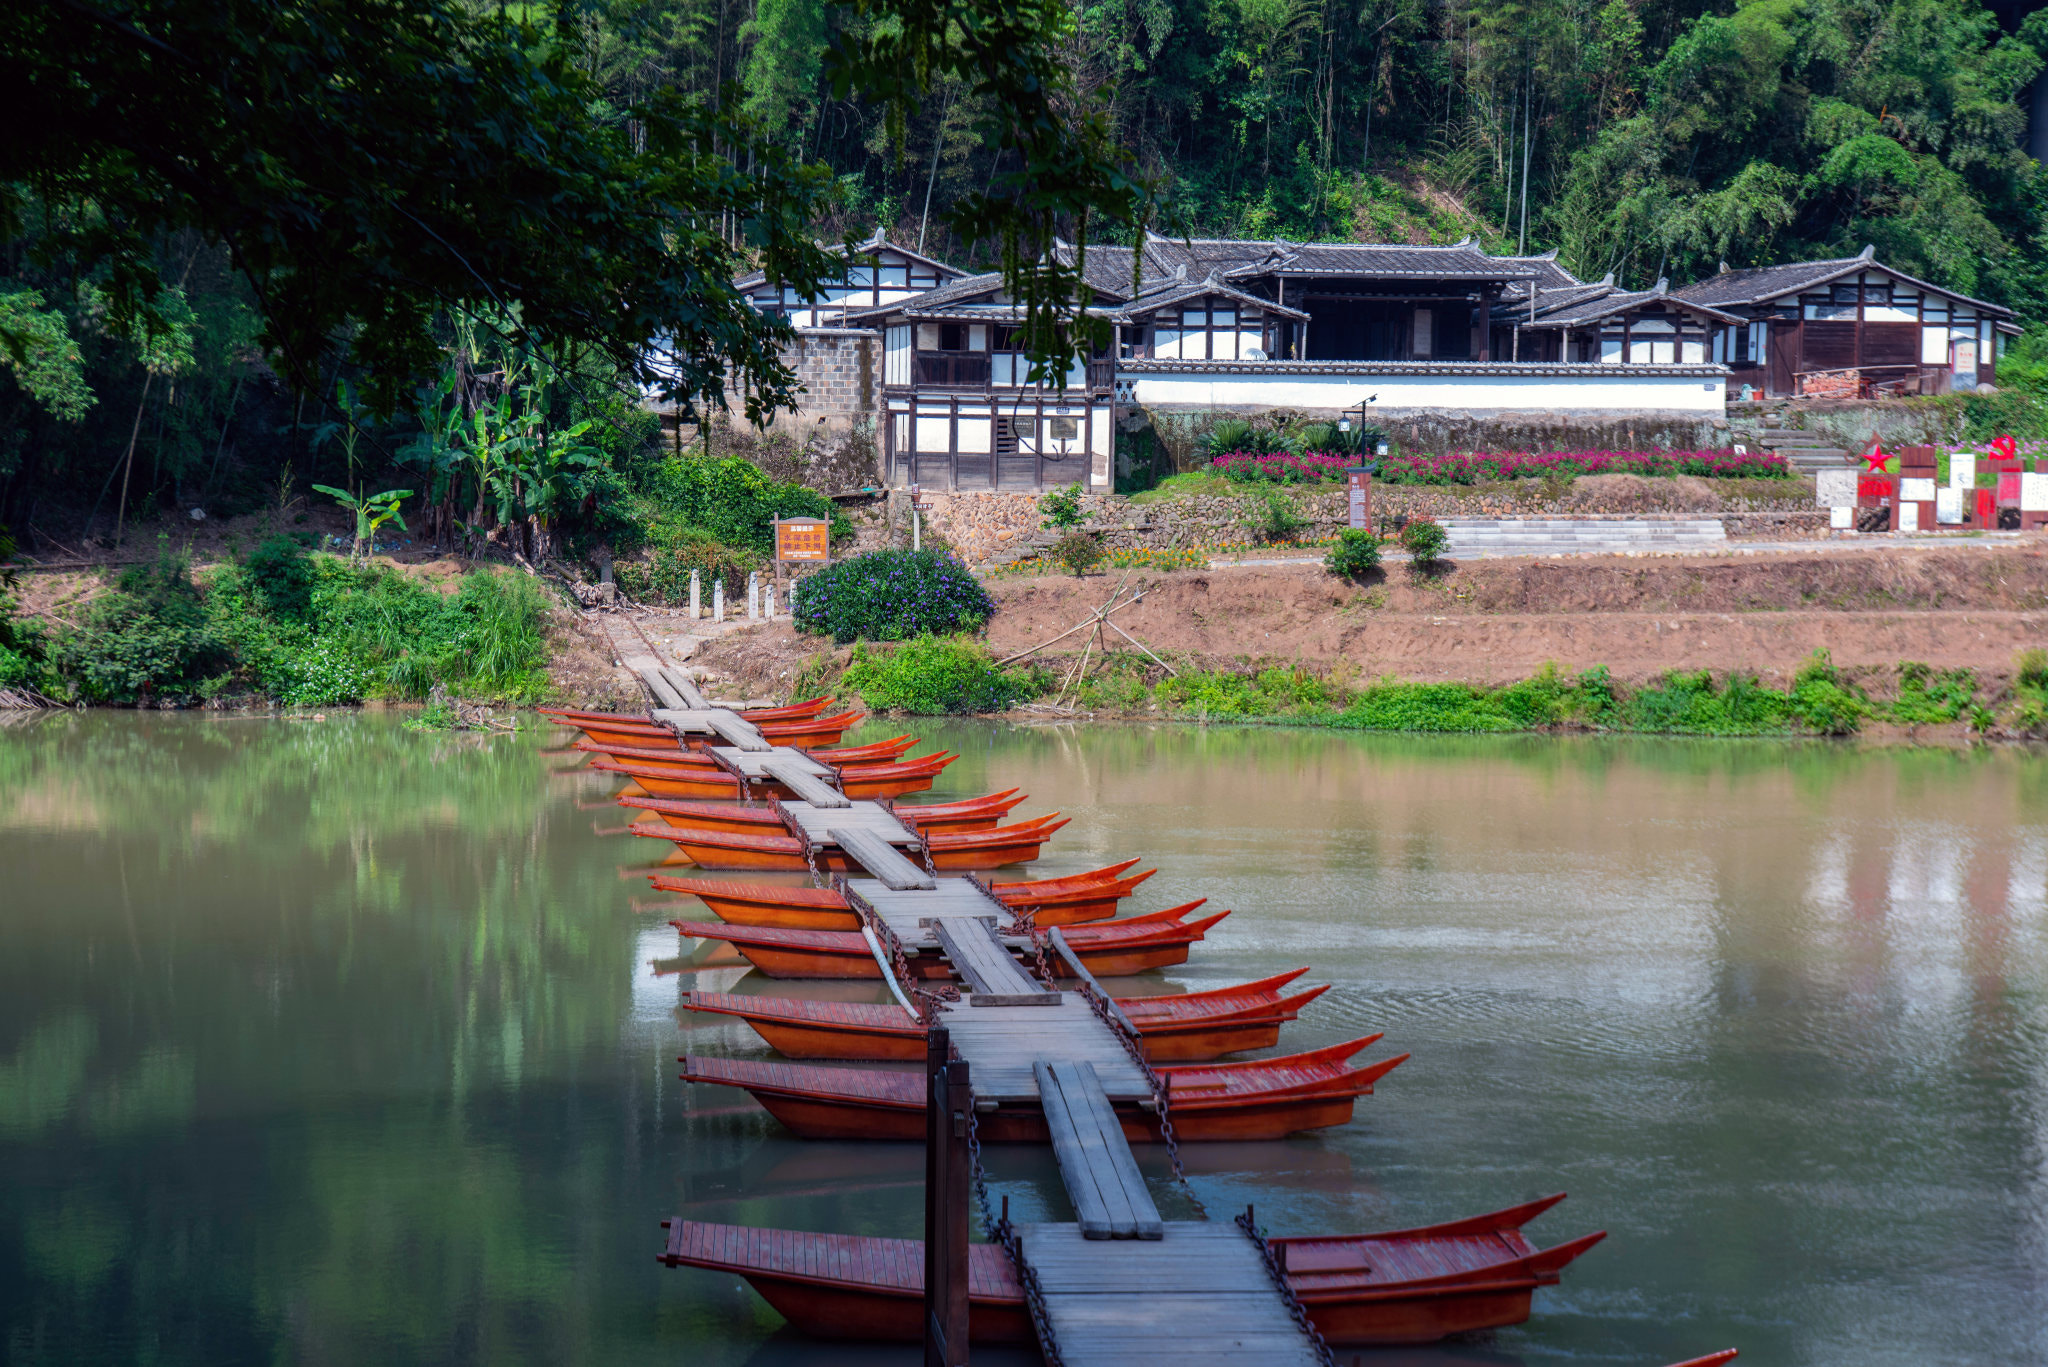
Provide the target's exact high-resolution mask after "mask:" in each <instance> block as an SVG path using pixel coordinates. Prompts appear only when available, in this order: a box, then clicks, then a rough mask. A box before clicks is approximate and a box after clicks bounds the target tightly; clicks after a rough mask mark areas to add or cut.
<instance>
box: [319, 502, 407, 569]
mask: <svg viewBox="0 0 2048 1367" xmlns="http://www.w3.org/2000/svg"><path fill="white" fill-rule="evenodd" d="M313 492H314V493H318V494H325V495H327V496H328V497H329V498H331V499H333V500H334V501H335V502H336V503H339V504H340V505H341V506H342V507H343V508H346V509H347V510H348V511H349V512H351V513H353V514H355V519H356V540H355V545H354V546H353V547H352V548H351V549H350V551H349V556H350V558H351V559H358V560H359V559H361V558H362V557H363V556H364V555H366V554H368V553H369V551H370V550H371V548H372V547H374V546H375V545H376V544H377V532H378V529H379V528H381V527H383V525H384V524H385V523H387V522H396V523H397V524H398V527H399V530H400V531H404V530H405V519H404V518H403V517H402V516H400V515H399V511H398V506H399V505H400V504H401V503H403V502H405V500H407V499H409V498H411V497H412V490H410V489H386V490H384V491H383V492H382V493H378V494H364V495H363V496H362V497H360V498H358V497H357V496H356V495H354V494H352V493H350V492H349V491H348V490H346V489H337V488H335V487H334V486H333V485H331V484H316V485H314V486H313Z"/></svg>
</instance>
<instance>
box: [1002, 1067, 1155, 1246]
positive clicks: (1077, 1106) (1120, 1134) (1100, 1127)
mask: <svg viewBox="0 0 2048 1367" xmlns="http://www.w3.org/2000/svg"><path fill="white" fill-rule="evenodd" d="M1031 1071H1032V1073H1033V1074H1034V1075H1035V1076H1036V1077H1037V1078H1038V1100H1039V1104H1040V1105H1041V1106H1043V1107H1044V1108H1045V1125H1046V1128H1047V1129H1048V1130H1049V1131H1051V1133H1052V1152H1053V1157H1054V1158H1055V1159H1057V1160H1058V1161H1059V1165H1060V1180H1061V1181H1063V1182H1065V1183H1066V1185H1067V1197H1068V1199H1069V1200H1071V1201H1072V1202H1073V1203H1074V1214H1075V1215H1077V1216H1079V1217H1080V1222H1081V1237H1082V1238H1084V1239H1157V1238H1160V1237H1162V1235H1163V1233H1164V1228H1163V1226H1162V1225H1161V1224H1160V1222H1159V1207H1157V1206H1155V1205H1153V1204H1152V1193H1151V1192H1149V1191H1147V1190H1146V1189H1145V1175H1144V1174H1143V1173H1141V1172H1139V1171H1138V1160H1137V1159H1135V1158H1133V1157H1132V1156H1131V1146H1130V1144H1129V1142H1127V1141H1126V1140H1125V1139H1124V1130H1123V1126H1122V1125H1120V1124H1118V1123H1117V1118H1116V1111H1115V1110H1114V1109H1112V1108H1111V1106H1110V1104H1109V1096H1108V1094H1107V1093H1105V1092H1104V1091H1103V1089H1102V1079H1101V1078H1099V1077H1098V1076H1096V1072H1095V1065H1094V1064H1092V1063H1089V1062H1088V1061H1087V1060H1086V1059H1082V1060H1080V1061H1078V1062H1065V1061H1062V1062H1049V1061H1047V1060H1045V1059H1040V1060H1039V1061H1038V1062H1036V1063H1034V1064H1032V1065H1031Z"/></svg>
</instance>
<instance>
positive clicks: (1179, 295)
mask: <svg viewBox="0 0 2048 1367" xmlns="http://www.w3.org/2000/svg"><path fill="white" fill-rule="evenodd" d="M1212 294H1213V295H1221V296H1223V297H1224V298H1226V299H1235V300H1237V301H1238V302H1239V303H1241V304H1250V305H1253V306H1254V307H1256V308H1261V309H1264V310H1265V311H1266V312H1267V313H1275V314H1278V315H1280V316H1281V317H1282V318H1301V319H1306V318H1307V317H1308V314H1306V313H1304V312H1303V311H1302V310H1300V309H1295V308H1289V307H1287V306H1286V305H1285V304H1276V303H1274V302H1273V301H1272V300H1271V299H1261V298H1260V297H1259V296H1258V295H1256V294H1246V293H1245V292H1244V291H1243V290H1240V289H1233V288H1232V287H1231V286H1229V285H1226V284H1224V283H1223V282H1222V281H1220V280H1213V279H1212V280H1190V281H1189V282H1188V283H1186V284H1184V285H1183V284H1178V283H1175V284H1171V285H1168V286H1166V287H1165V288H1164V289H1161V290H1157V291H1154V292H1151V293H1148V294H1146V295H1144V296H1142V297H1140V298H1137V299H1133V300H1131V301H1130V302H1129V303H1127V304H1125V305H1124V306H1123V308H1122V309H1121V310H1120V316H1121V317H1123V318H1139V317H1143V316H1144V315H1145V314H1148V313H1153V312H1156V311H1157V310H1159V309H1163V308H1168V307H1170V306H1172V305H1174V304H1178V303H1181V302H1183V301H1184V300H1188V299H1202V298H1206V297H1207V296H1209V295H1212Z"/></svg>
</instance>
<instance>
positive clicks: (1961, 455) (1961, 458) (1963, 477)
mask: <svg viewBox="0 0 2048 1367" xmlns="http://www.w3.org/2000/svg"><path fill="white" fill-rule="evenodd" d="M1976 484H1977V454H1976V452H1974V451H1957V452H1955V453H1954V454H1953V455H1951V456H1950V457H1949V458H1948V487H1949V488H1951V489H1972V488H1975V487H1976Z"/></svg>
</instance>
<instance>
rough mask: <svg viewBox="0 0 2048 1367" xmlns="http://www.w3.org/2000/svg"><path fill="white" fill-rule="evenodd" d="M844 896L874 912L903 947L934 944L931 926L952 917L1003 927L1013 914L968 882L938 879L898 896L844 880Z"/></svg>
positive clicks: (876, 884) (870, 883)
mask: <svg viewBox="0 0 2048 1367" xmlns="http://www.w3.org/2000/svg"><path fill="white" fill-rule="evenodd" d="M846 891H847V895H848V896H851V897H857V898H859V899H860V900H862V901H864V902H866V903H867V904H868V905H869V906H870V907H872V908H874V912H875V915H877V916H879V917H881V918H882V922H883V924H884V925H886V926H888V927H889V929H890V930H891V931H892V932H894V934H895V936H896V938H897V939H899V940H901V941H902V942H903V943H904V945H905V946H913V947H923V946H926V945H930V944H934V943H935V941H934V940H933V939H932V933H931V924H932V923H933V922H936V921H941V920H945V919H947V918H949V917H954V916H968V917H972V918H974V919H976V920H984V921H985V920H987V919H988V918H989V917H991V916H994V917H998V918H1000V921H999V923H1006V922H1008V921H1009V920H1011V919H1012V918H1013V917H1014V916H1015V915H1016V913H1015V912H1013V911H1011V910H1010V908H1009V907H1008V906H1007V905H1005V904H1004V903H1002V902H1000V901H997V900H996V899H995V898H993V897H990V896H989V895H988V894H987V893H986V892H984V891H982V889H981V888H979V887H977V886H976V885H975V883H974V881H973V880H972V879H968V878H941V879H939V880H937V884H936V886H934V887H932V888H929V889H925V890H921V891H915V892H899V891H897V890H895V889H893V888H890V887H886V886H884V885H883V884H881V883H879V882H876V881H874V880H872V879H867V878H849V879H847V880H846Z"/></svg>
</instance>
